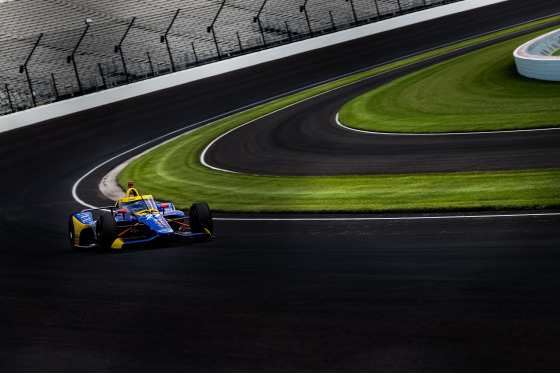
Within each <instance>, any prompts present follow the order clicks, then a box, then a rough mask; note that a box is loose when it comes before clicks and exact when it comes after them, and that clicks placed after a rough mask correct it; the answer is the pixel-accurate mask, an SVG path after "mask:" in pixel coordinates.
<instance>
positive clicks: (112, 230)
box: [96, 214, 117, 250]
mask: <svg viewBox="0 0 560 374" xmlns="http://www.w3.org/2000/svg"><path fill="white" fill-rule="evenodd" d="M96 231H97V245H98V246H99V248H100V249H102V250H108V249H111V244H113V242H114V241H115V239H117V222H116V221H115V218H114V217H113V216H112V215H110V214H102V215H100V216H99V218H98V219H97V225H96Z"/></svg>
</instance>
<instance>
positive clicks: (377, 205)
mask: <svg viewBox="0 0 560 374" xmlns="http://www.w3.org/2000/svg"><path fill="white" fill-rule="evenodd" d="M556 19H560V17H554V18H551V19H548V20H541V21H538V22H535V23H533V24H528V25H524V26H518V27H516V28H513V29H510V30H507V31H506V30H504V31H500V32H498V33H494V34H491V35H487V36H484V37H480V38H476V39H474V40H470V41H465V42H462V43H458V44H456V45H453V46H449V47H445V48H442V49H439V50H437V51H431V52H427V53H424V54H422V55H419V56H415V57H411V58H408V59H405V60H402V61H399V62H396V63H393V64H390V65H387V66H383V67H380V68H377V69H372V70H370V71H367V72H363V73H360V74H356V75H354V76H351V77H347V78H344V79H341V80H339V81H336V82H333V83H329V84H326V85H323V86H321V87H316V88H313V89H310V90H307V91H305V92H302V93H298V94H295V95H291V96H289V97H286V98H283V99H279V100H276V101H274V102H272V103H269V104H265V105H263V106H260V107H258V108H254V109H250V110H247V111H245V112H243V113H240V114H237V115H234V116H232V117H229V118H226V119H224V120H221V121H217V122H215V123H213V124H211V125H208V126H205V127H204V128H201V129H198V130H196V131H194V132H192V133H190V134H187V135H185V136H183V137H180V138H178V139H176V140H174V141H172V142H169V143H167V144H165V145H163V146H161V147H158V148H157V149H155V150H153V151H151V152H149V153H147V154H146V155H143V156H142V157H140V158H138V159H136V160H134V161H133V162H131V163H130V164H129V165H128V166H127V167H126V168H125V169H124V170H123V171H122V172H121V173H120V174H119V176H118V178H117V181H118V183H119V185H120V186H122V187H123V188H124V187H125V186H126V182H127V181H128V180H134V181H135V185H136V186H137V187H138V188H139V189H140V190H141V191H146V192H149V193H152V194H154V195H155V197H156V198H157V199H159V200H169V201H173V202H174V203H175V204H176V205H177V206H178V207H181V208H187V207H188V206H189V205H190V204H191V203H193V202H196V201H207V202H208V203H209V204H210V206H211V207H212V209H213V210H214V211H220V212H242V213H264V212H268V213H280V212H324V213H326V212H336V213H345V212H348V213H369V212H420V211H453V210H461V211H466V210H492V209H495V210H507V209H539V208H557V207H559V206H560V192H559V190H560V189H559V188H558V186H559V182H560V170H558V169H547V170H527V171H506V172H470V173H453V174H448V173H442V174H418V175H391V176H338V177H275V176H255V175H247V174H232V173H225V172H220V171H216V170H212V169H209V168H206V167H204V166H203V165H202V164H201V163H200V161H199V160H200V155H201V153H202V152H203V150H204V149H205V148H206V146H207V145H208V144H210V142H212V141H213V139H215V138H217V137H218V136H220V135H222V134H223V133H225V132H227V131H229V130H231V129H233V128H235V127H237V126H240V125H242V124H245V123H247V122H248V121H251V120H253V119H256V118H258V117H260V116H262V115H265V114H267V113H270V112H273V111H275V110H278V109H280V108H283V107H285V106H287V105H290V104H293V103H295V102H298V101H301V100H304V99H306V98H309V97H312V96H315V95H317V94H320V93H322V92H326V91H329V90H331V89H334V88H336V87H339V86H342V85H345V84H348V83H351V82H353V81H357V80H360V79H364V78H366V77H369V76H372V75H375V74H379V73H382V72H384V71H387V70H390V69H394V68H397V67H399V66H402V65H405V64H410V63H413V62H415V61H418V60H421V59H424V58H429V57H431V56H434V55H436V54H439V53H445V52H447V51H450V50H454V49H457V48H461V47H464V46H466V45H470V44H474V43H478V42H481V41H484V40H488V39H491V38H494V37H498V36H501V35H504V34H506V33H508V32H509V33H511V32H515V31H519V30H522V29H524V28H528V27H532V26H535V25H537V24H543V23H545V22H550V21H553V20H556Z"/></svg>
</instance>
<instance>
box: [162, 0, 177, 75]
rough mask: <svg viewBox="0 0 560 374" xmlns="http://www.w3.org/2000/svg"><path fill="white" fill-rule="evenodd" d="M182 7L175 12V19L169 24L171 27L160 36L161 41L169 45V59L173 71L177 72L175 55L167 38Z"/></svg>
mask: <svg viewBox="0 0 560 374" xmlns="http://www.w3.org/2000/svg"><path fill="white" fill-rule="evenodd" d="M180 10H181V9H180V8H179V9H177V12H175V15H174V16H173V19H172V20H171V23H170V24H169V27H168V28H167V31H166V32H165V35H163V36H162V37H161V38H160V41H161V42H162V43H163V42H165V44H166V45H167V52H168V53H169V60H170V61H171V71H172V72H175V63H174V62H173V55H172V54H171V48H170V47H169V40H167V34H169V31H170V30H171V26H173V23H174V22H175V19H177V15H178V14H179V11H180Z"/></svg>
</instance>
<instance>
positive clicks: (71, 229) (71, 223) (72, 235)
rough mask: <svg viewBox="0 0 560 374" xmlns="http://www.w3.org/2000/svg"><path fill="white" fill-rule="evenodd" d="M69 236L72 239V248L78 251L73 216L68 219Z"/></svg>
mask: <svg viewBox="0 0 560 374" xmlns="http://www.w3.org/2000/svg"><path fill="white" fill-rule="evenodd" d="M68 234H69V237H70V238H69V239H70V247H71V248H72V249H74V250H76V249H78V247H76V242H75V237H76V231H75V229H74V215H73V214H71V215H70V217H68Z"/></svg>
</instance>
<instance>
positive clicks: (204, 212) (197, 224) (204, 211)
mask: <svg viewBox="0 0 560 374" xmlns="http://www.w3.org/2000/svg"><path fill="white" fill-rule="evenodd" d="M189 223H190V225H191V232H192V233H194V234H199V233H205V234H209V235H210V236H213V235H214V222H213V221H212V213H211V212H210V208H209V207H208V204H206V203H204V202H202V203H196V204H193V205H191V208H190V210H189ZM202 238H203V237H201V239H202Z"/></svg>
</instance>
